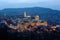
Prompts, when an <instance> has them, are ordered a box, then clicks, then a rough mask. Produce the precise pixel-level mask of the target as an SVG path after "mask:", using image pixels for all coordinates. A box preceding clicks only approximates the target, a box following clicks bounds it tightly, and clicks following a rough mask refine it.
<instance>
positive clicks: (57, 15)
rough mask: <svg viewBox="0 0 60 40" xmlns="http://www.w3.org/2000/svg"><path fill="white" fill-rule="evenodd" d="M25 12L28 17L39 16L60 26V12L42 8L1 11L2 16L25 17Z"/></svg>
mask: <svg viewBox="0 0 60 40" xmlns="http://www.w3.org/2000/svg"><path fill="white" fill-rule="evenodd" d="M24 11H26V12H27V15H31V16H35V15H39V16H40V19H41V20H45V21H51V22H53V23H54V24H55V23H56V24H60V11H58V10H53V9H49V8H42V7H32V8H6V9H3V10H0V15H3V14H5V13H6V14H7V15H23V13H24Z"/></svg>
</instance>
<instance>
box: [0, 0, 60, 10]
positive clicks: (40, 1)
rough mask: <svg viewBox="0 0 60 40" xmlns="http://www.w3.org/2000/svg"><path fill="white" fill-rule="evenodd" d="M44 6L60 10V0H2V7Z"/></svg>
mask: <svg viewBox="0 0 60 40" xmlns="http://www.w3.org/2000/svg"><path fill="white" fill-rule="evenodd" d="M27 7H44V8H51V9H55V10H60V0H0V9H4V8H27Z"/></svg>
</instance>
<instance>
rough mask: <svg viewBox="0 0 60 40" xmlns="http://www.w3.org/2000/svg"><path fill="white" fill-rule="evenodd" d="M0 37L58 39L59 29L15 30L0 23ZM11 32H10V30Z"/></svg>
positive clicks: (32, 39)
mask: <svg viewBox="0 0 60 40" xmlns="http://www.w3.org/2000/svg"><path fill="white" fill-rule="evenodd" d="M0 26H2V27H0V39H2V40H3V39H4V40H5V39H6V40H60V32H59V31H50V32H47V31H44V30H39V29H36V30H35V31H33V32H29V31H27V30H25V31H23V32H17V31H16V30H13V29H10V28H8V27H7V26H6V25H4V24H3V25H2V24H1V25H0ZM9 30H10V31H11V32H10V31H9Z"/></svg>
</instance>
